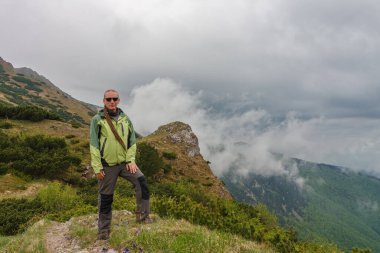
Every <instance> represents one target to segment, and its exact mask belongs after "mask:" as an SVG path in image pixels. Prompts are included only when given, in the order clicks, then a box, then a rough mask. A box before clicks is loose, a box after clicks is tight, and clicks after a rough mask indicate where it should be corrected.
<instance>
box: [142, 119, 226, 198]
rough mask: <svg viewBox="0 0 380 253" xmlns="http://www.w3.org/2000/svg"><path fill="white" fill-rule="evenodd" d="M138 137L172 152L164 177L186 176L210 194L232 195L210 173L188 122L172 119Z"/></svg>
mask: <svg viewBox="0 0 380 253" xmlns="http://www.w3.org/2000/svg"><path fill="white" fill-rule="evenodd" d="M141 141H142V142H147V143H149V144H150V145H152V146H154V147H155V148H156V149H157V150H158V151H159V152H160V153H164V152H170V153H175V154H176V159H174V160H170V165H171V166H172V168H173V170H172V171H171V172H170V173H169V174H167V175H165V176H164V180H167V181H178V180H181V179H185V180H186V179H190V180H191V181H193V182H194V183H195V184H199V187H203V188H204V190H205V191H207V192H210V193H211V194H213V195H216V196H218V197H222V198H226V199H231V198H232V196H231V194H230V193H229V191H228V190H227V189H226V188H225V187H224V184H223V183H222V181H220V180H219V178H217V177H216V176H215V175H214V174H213V172H212V170H211V168H210V166H209V163H208V162H207V161H205V160H204V159H203V156H202V154H201V152H200V148H199V142H198V138H197V136H196V134H195V133H194V132H193V131H192V129H191V127H190V126H189V125H187V124H185V123H182V122H179V121H176V122H172V123H169V124H167V125H163V126H161V127H159V128H158V129H157V130H156V131H155V132H153V133H152V134H151V135H148V136H146V137H144V138H143V139H142V140H141Z"/></svg>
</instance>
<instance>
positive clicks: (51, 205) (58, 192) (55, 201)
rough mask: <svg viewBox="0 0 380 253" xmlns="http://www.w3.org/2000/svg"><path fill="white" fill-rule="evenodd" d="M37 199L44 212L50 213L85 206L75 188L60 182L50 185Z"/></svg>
mask: <svg viewBox="0 0 380 253" xmlns="http://www.w3.org/2000/svg"><path fill="white" fill-rule="evenodd" d="M37 199H38V200H39V201H40V203H41V204H42V207H43V208H44V210H46V211H49V212H56V211H65V210H69V209H71V208H73V207H76V206H80V205H82V204H83V202H82V200H81V198H80V197H79V196H78V195H77V192H76V190H75V189H74V188H71V187H70V186H67V185H62V184H61V183H58V182H54V183H50V184H49V185H48V186H47V187H46V188H44V189H42V190H40V191H39V192H38V194H37Z"/></svg>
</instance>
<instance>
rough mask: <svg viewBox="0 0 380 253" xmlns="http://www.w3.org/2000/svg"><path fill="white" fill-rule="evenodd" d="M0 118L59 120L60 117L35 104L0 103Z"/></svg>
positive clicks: (35, 120)
mask: <svg viewBox="0 0 380 253" xmlns="http://www.w3.org/2000/svg"><path fill="white" fill-rule="evenodd" d="M0 118H10V119H19V120H30V121H34V122H37V121H41V120H44V119H51V120H60V117H59V116H58V115H57V114H55V113H51V112H48V111H45V110H43V109H41V108H39V107H36V106H7V105H1V104H0Z"/></svg>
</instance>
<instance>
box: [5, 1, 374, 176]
mask: <svg viewBox="0 0 380 253" xmlns="http://www.w3.org/2000/svg"><path fill="white" fill-rule="evenodd" d="M378 13H380V2H378V1H375V0H361V1H347V0H345V1H343V0H329V1H327V0H320V1H311V0H302V1H301V0H256V1H252V0H236V1H226V0H195V1H185V0H175V1H174V0H149V1H147V0H140V1H130V0H112V1H111V0H110V1H90V0H65V1H58V0H49V1H46V0H0V32H1V35H2V36H1V39H0V50H1V51H0V56H1V57H3V58H4V59H5V60H6V61H9V62H11V63H12V64H13V65H14V66H15V67H24V66H25V67H30V68H32V69H34V70H35V71H37V72H38V73H40V74H42V75H44V76H45V77H47V78H48V79H49V80H51V81H52V82H53V83H54V84H56V85H57V86H58V87H60V88H61V89H62V90H64V91H66V92H67V93H69V94H70V95H72V96H73V97H75V98H78V99H80V100H83V101H86V102H90V103H93V104H100V102H101V96H102V92H103V91H104V90H105V89H106V88H110V87H113V88H116V89H118V90H120V93H121V95H122V97H123V98H128V101H127V102H126V104H128V103H129V104H130V106H131V113H132V114H137V115H138V113H136V112H139V113H141V114H145V113H146V111H142V109H141V106H140V107H136V106H135V105H136V104H138V103H137V102H136V98H137V97H138V98H139V99H142V100H146V101H150V102H151V104H154V100H153V98H155V99H158V100H157V101H160V96H162V97H166V96H167V95H168V91H165V90H162V89H157V87H160V85H163V86H164V87H165V85H166V84H165V83H168V82H169V83H172V84H173V87H175V88H173V87H172V86H171V87H172V88H173V89H174V90H175V89H178V90H176V91H177V92H178V93H179V94H185V95H186V96H189V97H191V98H192V99H194V100H195V101H193V102H194V103H195V104H192V105H189V106H190V108H192V106H195V107H196V108H197V109H199V110H200V112H203V113H204V115H208V117H206V119H207V118H212V117H214V119H215V120H216V121H214V123H210V122H209V123H210V126H211V125H212V124H215V122H219V123H220V121H221V120H223V119H225V120H227V122H228V121H229V120H231V118H228V119H226V118H225V116H224V118H223V116H215V115H213V114H211V113H210V112H209V111H207V110H206V109H204V108H207V107H208V105H209V104H208V103H207V102H205V101H206V100H207V99H209V101H213V103H214V104H219V105H223V107H226V108H228V107H231V108H233V109H234V108H235V109H236V107H239V106H240V107H243V106H244V109H245V110H246V111H251V112H253V111H255V112H260V111H264V115H266V116H265V117H264V118H265V119H266V120H267V121H269V122H273V121H275V120H274V119H275V118H277V117H283V118H286V120H285V121H284V122H285V123H284V122H282V125H280V126H275V124H272V128H271V130H270V131H269V132H268V131H267V132H265V131H264V135H261V134H263V132H262V131H261V132H260V133H261V134H259V133H257V134H253V135H252V136H251V137H252V141H256V142H259V139H258V138H259V136H260V137H261V138H262V139H260V141H262V142H263V143H265V145H264V144H263V145H264V146H267V147H266V148H265V150H267V151H268V150H275V151H281V152H284V153H288V154H289V155H294V156H298V157H300V158H304V159H309V160H313V161H319V162H331V163H335V164H338V165H344V166H351V167H355V168H358V169H364V170H366V171H369V172H371V173H374V174H377V173H378V174H379V175H380V164H379V163H378V158H376V157H377V156H378V153H377V150H378V148H380V145H378V144H377V142H379V137H378V135H377V133H378V131H377V128H378V123H379V122H378V119H379V116H380V102H379V101H380V95H379V94H380V85H379V80H380V71H379V70H378V65H379V63H380V50H379V49H380V30H379V27H380V15H378ZM159 78H164V79H159ZM165 78H168V79H165ZM143 87H145V89H148V88H150V89H151V91H152V92H153V91H154V92H156V93H157V94H158V95H159V96H155V95H154V94H152V93H149V92H148V94H146V93H144V92H142V90H141V88H143ZM132 91H134V93H133V94H132V93H131V92H132ZM199 91H202V93H201V94H198V92H199ZM140 94H145V95H146V96H145V97H140V96H139V95H140ZM197 94H198V95H197ZM149 96H151V97H149ZM193 96H195V97H193ZM148 98H149V99H151V100H148ZM172 98H173V96H169V97H168V99H172ZM157 103H158V102H157ZM181 105H182V104H181V103H179V105H177V109H178V111H181V109H180V108H185V107H186V106H187V105H185V106H184V107H181ZM132 108H134V109H133V110H132ZM186 108H187V107H186ZM146 110H148V111H152V110H153V109H152V108H146ZM203 110H205V111H203ZM153 111H155V110H153ZM156 113H157V115H158V114H159V113H162V114H164V112H162V111H161V112H156ZM173 113H174V112H173ZM289 115H296V117H295V119H294V118H293V116H291V117H290V116H289ZM239 116H241V117H244V115H239ZM137 117H138V116H137ZM289 117H290V118H291V119H289ZM162 118H165V119H168V120H169V118H167V117H165V116H163V117H162ZM299 118H302V119H303V120H299ZM171 119H172V117H170V120H171ZM240 119H241V120H242V118H240ZM143 121H144V119H139V120H138V122H136V123H137V124H139V125H140V126H141V127H143V126H145V125H146V123H144V122H143ZM145 122H149V120H148V121H147V120H146V119H145ZM255 122H256V123H257V124H263V122H262V119H261V118H260V119H259V120H258V121H255ZM255 122H250V123H249V124H253V125H255V124H256V123H255ZM294 122H298V123H297V124H299V125H297V124H296V123H294ZM153 123H154V124H158V123H162V122H160V121H157V122H151V124H153ZM194 124H195V123H194ZM205 124H206V123H205ZM287 124H290V125H291V126H292V127H295V126H296V127H297V128H295V129H298V130H299V128H298V127H301V128H302V129H303V132H302V131H301V132H302V134H304V135H302V134H298V136H293V137H294V138H295V139H297V138H298V140H299V142H296V141H293V142H292V141H290V140H291V138H290V136H292V134H296V132H295V133H293V132H292V131H291V130H290V129H289V126H288V125H287ZM310 125H312V126H310ZM239 126H240V125H239ZM156 127H157V126H155V125H152V126H150V128H149V129H148V127H146V131H152V130H154V129H155V128H156ZM241 127H243V128H244V126H243V125H241ZM276 127H277V130H276ZM304 128H307V129H308V130H305V129H304ZM201 129H202V128H200V130H199V131H201ZM279 129H280V130H279ZM220 130H221V131H226V129H224V128H223V129H220ZM293 130H294V129H293ZM242 131H243V130H242ZM276 131H277V132H276ZM243 132H244V131H243ZM281 134H282V135H284V136H287V137H289V138H288V139H286V138H285V137H284V139H286V140H287V141H285V140H284V142H283V143H276V142H275V141H274V140H275V139H276V138H278V135H281ZM201 135H202V134H201ZM275 136H277V137H275ZM321 136H324V137H323V138H321ZM264 137H265V138H264ZM236 138H238V137H237V136H236ZM264 139H265V141H264ZM322 140H323V141H322ZM260 143H261V142H260ZM289 145H290V146H289ZM327 145H329V147H331V148H330V149H326V146H327ZM206 146H207V145H206V144H205V147H206ZM305 146H307V147H309V148H311V150H308V149H305ZM352 146H353V147H352ZM338 147H344V148H342V150H340V148H338ZM364 147H365V148H364ZM204 149H205V148H204ZM337 149H338V150H339V152H338V150H337ZM204 152H206V151H204ZM353 154H355V155H353ZM355 157H357V158H355ZM354 158H355V159H354ZM379 162H380V161H379ZM264 167H265V166H264Z"/></svg>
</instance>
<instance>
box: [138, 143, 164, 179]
mask: <svg viewBox="0 0 380 253" xmlns="http://www.w3.org/2000/svg"><path fill="white" fill-rule="evenodd" d="M136 160H137V161H136V162H137V164H138V165H139V168H140V169H141V171H142V172H143V173H144V174H145V176H147V177H150V178H153V176H154V175H155V174H156V173H157V172H158V171H159V170H160V169H163V167H164V165H165V164H164V161H163V160H162V158H161V157H160V155H159V153H158V151H157V150H156V149H155V148H154V147H152V146H151V145H149V144H147V143H145V142H143V143H139V145H138V146H137V154H136Z"/></svg>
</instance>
